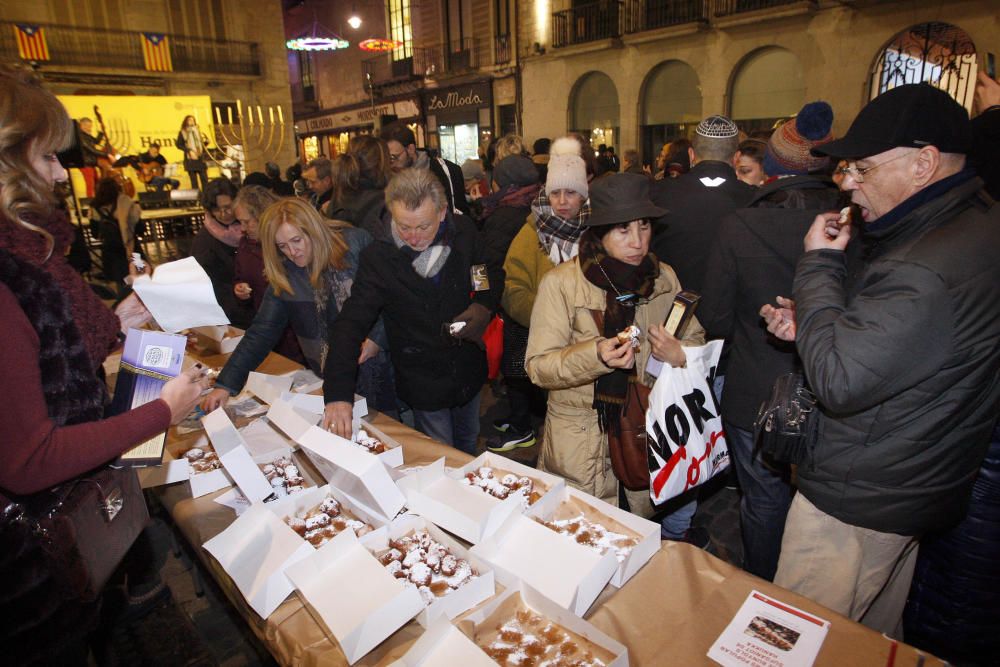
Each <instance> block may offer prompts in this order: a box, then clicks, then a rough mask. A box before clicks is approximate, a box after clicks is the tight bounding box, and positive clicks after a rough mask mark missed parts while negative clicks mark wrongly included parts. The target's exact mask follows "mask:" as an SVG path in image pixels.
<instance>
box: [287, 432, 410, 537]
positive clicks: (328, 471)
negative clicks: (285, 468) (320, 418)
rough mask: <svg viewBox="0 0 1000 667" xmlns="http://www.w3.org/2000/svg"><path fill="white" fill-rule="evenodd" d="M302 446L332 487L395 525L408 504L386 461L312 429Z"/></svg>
mask: <svg viewBox="0 0 1000 667" xmlns="http://www.w3.org/2000/svg"><path fill="white" fill-rule="evenodd" d="M299 444H300V445H301V446H302V450H303V451H304V452H305V453H306V455H307V456H308V457H309V458H310V460H312V462H313V463H314V464H315V465H316V467H317V469H319V471H320V473H321V474H322V475H323V477H324V478H326V480H327V481H328V482H330V485H331V486H334V487H336V488H338V489H340V490H341V491H343V492H344V493H346V494H347V495H349V496H350V497H351V498H352V499H354V500H355V501H358V502H360V503H361V504H362V505H363V506H364V507H366V508H368V509H370V510H371V511H374V512H377V513H378V514H379V516H381V517H383V519H384V520H385V521H387V522H388V521H391V520H392V519H393V518H394V517H395V516H396V515H397V514H398V513H399V511H400V510H401V509H403V505H405V504H406V499H405V498H404V497H403V494H402V492H401V491H400V490H399V489H398V488H397V487H396V483H395V482H393V481H392V478H391V477H390V476H389V473H388V470H387V468H386V467H385V465H384V464H383V463H382V461H380V460H379V459H378V458H377V457H375V456H372V455H371V454H369V453H368V452H366V451H364V450H362V449H360V448H358V447H357V446H356V445H354V444H352V443H351V442H350V441H348V440H344V439H343V438H341V437H339V436H336V435H334V434H333V433H329V432H327V431H324V430H323V429H321V428H319V427H318V426H312V427H310V428H309V429H308V430H307V431H306V432H305V433H304V434H303V435H302V436H301V437H300V438H299Z"/></svg>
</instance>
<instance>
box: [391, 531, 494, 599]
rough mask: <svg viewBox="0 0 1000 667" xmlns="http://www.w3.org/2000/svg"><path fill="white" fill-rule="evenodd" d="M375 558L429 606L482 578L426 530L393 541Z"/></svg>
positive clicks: (468, 564) (467, 563)
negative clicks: (412, 588)
mask: <svg viewBox="0 0 1000 667" xmlns="http://www.w3.org/2000/svg"><path fill="white" fill-rule="evenodd" d="M375 556H376V558H378V560H379V562H380V563H382V565H384V566H385V568H386V569H387V570H389V573H390V574H392V576H394V577H396V578H397V579H402V580H403V583H404V584H405V585H407V586H412V587H414V588H416V589H417V591H418V592H419V593H420V597H421V598H422V599H423V601H424V604H427V605H429V604H431V603H432V602H434V600H436V599H437V598H440V597H444V596H446V595H448V594H449V593H451V592H452V591H454V590H457V589H458V588H460V587H461V586H463V585H465V584H466V583H468V582H469V581H471V580H472V579H474V578H476V577H478V576H479V573H478V572H476V570H475V569H474V568H473V567H472V565H471V564H470V563H469V561H467V560H465V559H464V558H461V557H460V556H457V555H455V554H453V553H452V552H451V549H449V548H448V547H447V546H445V545H444V544H441V543H440V542H438V541H437V540H435V539H434V538H433V537H431V536H430V534H429V533H428V532H427V531H424V530H415V531H413V532H412V533H409V534H408V535H403V536H402V537H397V538H396V539H392V540H389V548H388V549H385V550H383V551H380V552H378V553H376V554H375Z"/></svg>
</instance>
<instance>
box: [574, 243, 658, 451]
mask: <svg viewBox="0 0 1000 667" xmlns="http://www.w3.org/2000/svg"><path fill="white" fill-rule="evenodd" d="M580 269H581V270H582V271H583V276H584V278H586V279H587V282H589V283H590V284H592V285H594V286H596V287H599V288H601V289H602V290H604V298H605V305H604V331H602V332H601V334H602V335H603V336H604V337H605V338H614V337H615V336H617V335H618V333H619V332H621V331H622V330H624V329H625V328H626V327H628V326H629V325H631V324H632V323H633V322H634V321H635V308H636V307H635V306H625V305H623V304H622V302H621V301H619V299H618V295H619V293H620V294H622V295H630V294H634V295H636V296H638V297H641V298H644V299H647V298H649V296H650V295H651V294H652V293H653V285H654V283H655V282H656V277H657V276H658V275H659V273H660V267H659V262H658V261H657V259H656V256H655V255H653V254H652V253H647V254H646V256H645V257H644V258H643V260H642V263H641V264H639V266H632V265H631V264H626V263H624V262H621V261H619V260H617V259H614V258H612V257H609V256H608V254H607V252H606V251H605V250H604V245H603V244H602V243H601V240H600V239H598V238H597V237H595V236H594V234H593V233H592V232H590V231H587V232H585V233H584V234H583V235H582V236H581V237H580ZM638 381H639V380H638V374H637V373H636V369H635V366H633V367H632V368H630V369H628V370H624V369H621V368H616V369H614V370H613V371H612V372H610V373H607V374H605V375H602V376H601V377H599V378H597V381H596V382H595V383H594V404H593V407H594V409H595V410H597V423H598V425H599V426H600V428H601V432H602V433H608V432H611V433H615V434H617V433H618V429H619V426H620V420H621V413H622V409H623V408H624V405H625V395H626V394H627V392H628V383H629V382H638Z"/></svg>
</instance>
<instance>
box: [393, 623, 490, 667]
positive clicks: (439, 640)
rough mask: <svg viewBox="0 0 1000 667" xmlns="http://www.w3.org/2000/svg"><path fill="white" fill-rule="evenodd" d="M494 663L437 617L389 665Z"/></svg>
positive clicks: (473, 666)
mask: <svg viewBox="0 0 1000 667" xmlns="http://www.w3.org/2000/svg"><path fill="white" fill-rule="evenodd" d="M496 664H497V663H495V662H493V660H491V659H490V657H489V656H488V655H486V654H485V653H483V650H482V649H481V648H479V647H478V646H476V644H475V642H473V641H472V640H471V639H469V638H468V637H466V636H465V635H464V634H462V631H461V630H459V629H458V628H456V627H455V626H454V625H452V623H451V621H449V620H448V619H447V618H445V617H441V618H438V619H437V620H436V621H434V622H433V623H431V624H430V625H429V626H428V627H427V630H426V631H425V632H424V634H422V635H420V638H419V639H417V641H415V642H414V643H413V645H412V646H411V647H410V650H409V651H407V652H406V653H405V654H403V656H402V657H401V658H400V659H399V660H396V661H395V662H392V663H390V665H389V667H441V666H442V665H454V666H455V667H496Z"/></svg>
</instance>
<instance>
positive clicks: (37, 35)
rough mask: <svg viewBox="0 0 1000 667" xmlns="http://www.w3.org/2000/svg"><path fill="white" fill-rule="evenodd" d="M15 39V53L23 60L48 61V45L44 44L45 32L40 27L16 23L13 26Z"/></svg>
mask: <svg viewBox="0 0 1000 667" xmlns="http://www.w3.org/2000/svg"><path fill="white" fill-rule="evenodd" d="M14 36H15V38H17V52H18V53H19V54H20V55H21V58H23V59H24V60H48V59H49V45H48V44H46V43H45V31H44V30H43V29H42V26H40V25H28V24H26V23H17V24H15V25H14Z"/></svg>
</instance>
